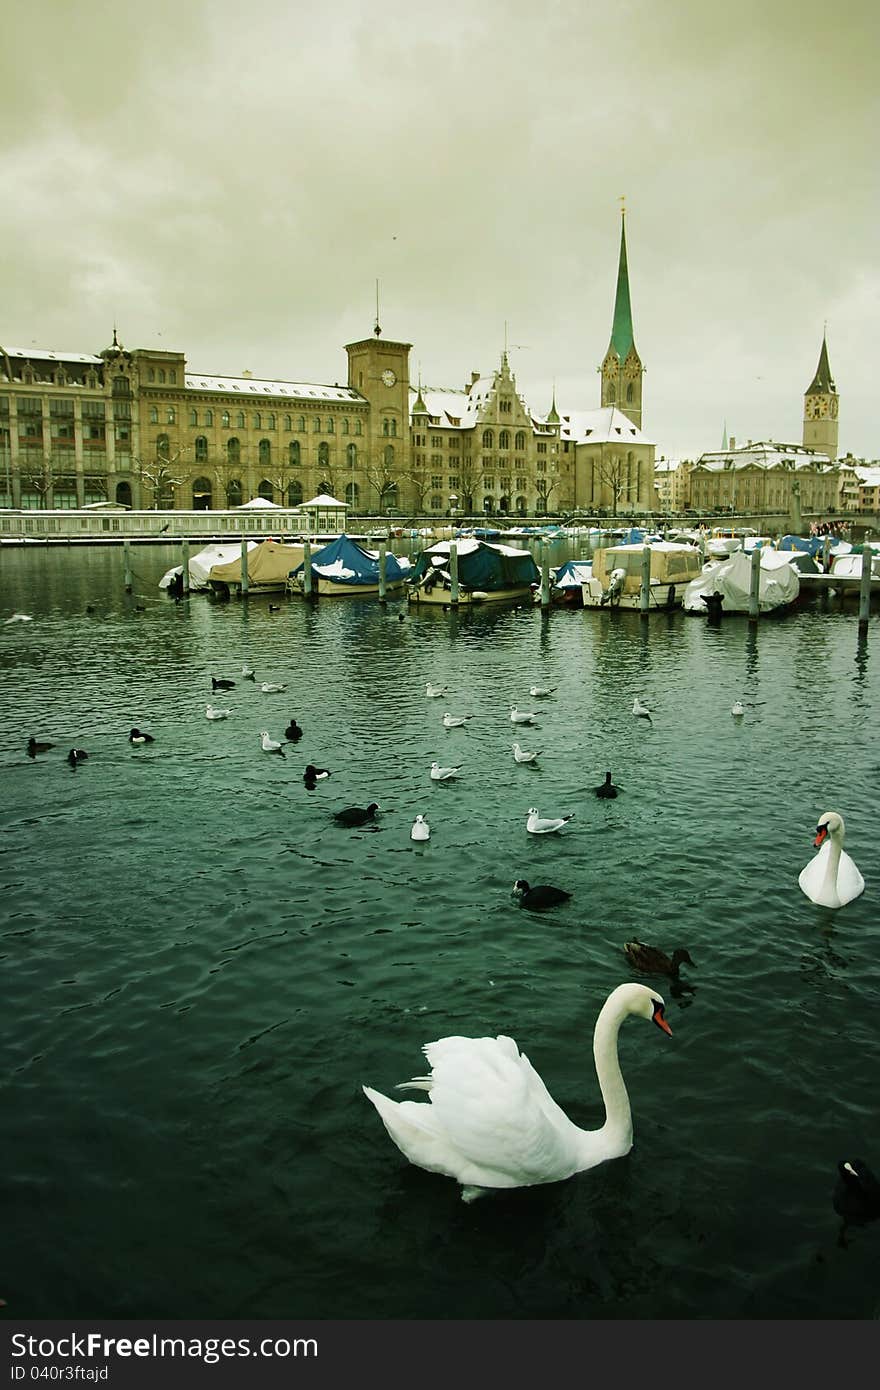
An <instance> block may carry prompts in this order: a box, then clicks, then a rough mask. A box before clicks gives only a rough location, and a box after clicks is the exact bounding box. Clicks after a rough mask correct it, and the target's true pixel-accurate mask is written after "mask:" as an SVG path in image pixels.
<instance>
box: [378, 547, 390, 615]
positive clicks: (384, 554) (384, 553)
mask: <svg viewBox="0 0 880 1390" xmlns="http://www.w3.org/2000/svg"><path fill="white" fill-rule="evenodd" d="M387 560H388V547H387V546H386V544H385V542H384V541H380V542H379V602H380V603H384V602H385V565H386V563H387Z"/></svg>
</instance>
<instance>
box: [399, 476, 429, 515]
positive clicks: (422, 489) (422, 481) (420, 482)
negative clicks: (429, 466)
mask: <svg viewBox="0 0 880 1390" xmlns="http://www.w3.org/2000/svg"><path fill="white" fill-rule="evenodd" d="M405 476H406V481H407V483H408V484H409V486H410V487H411V488H412V491H413V494H414V498H415V511H416V512H418V513H423V512H425V511H426V510H427V508H426V506H425V498H426V497H427V496H428V493H429V492H432V491H434V489H433V488H432V487H431V475H430V473H428V472H427V470H426V469H425V468H415V467H413V468H411V469H410V470H409V472H408V473H407V474H406V475H405Z"/></svg>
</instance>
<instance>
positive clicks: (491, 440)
mask: <svg viewBox="0 0 880 1390" xmlns="http://www.w3.org/2000/svg"><path fill="white" fill-rule="evenodd" d="M494 444H495V435H494V434H493V433H492V431H491V430H483V448H484V449H491V448H493V447H494Z"/></svg>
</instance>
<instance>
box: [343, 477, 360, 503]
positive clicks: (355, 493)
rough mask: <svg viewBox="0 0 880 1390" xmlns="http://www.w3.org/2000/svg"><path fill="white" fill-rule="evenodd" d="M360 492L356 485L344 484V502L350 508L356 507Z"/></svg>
mask: <svg viewBox="0 0 880 1390" xmlns="http://www.w3.org/2000/svg"><path fill="white" fill-rule="evenodd" d="M360 495H361V490H360V488H359V487H358V485H357V483H346V484H345V500H346V502H347V503H348V505H349V506H350V507H356V506H357V505H358V502H359V501H360Z"/></svg>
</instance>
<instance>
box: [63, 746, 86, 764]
mask: <svg viewBox="0 0 880 1390" xmlns="http://www.w3.org/2000/svg"><path fill="white" fill-rule="evenodd" d="M88 756H89V755H88V753H87V752H86V750H85V749H84V748H71V750H70V752H69V753H68V755H67V761H68V762H69V763H70V766H71V767H76V765H77V763H84V762H85V760H86V758H87V757H88Z"/></svg>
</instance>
